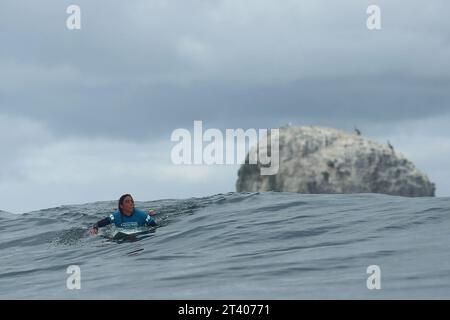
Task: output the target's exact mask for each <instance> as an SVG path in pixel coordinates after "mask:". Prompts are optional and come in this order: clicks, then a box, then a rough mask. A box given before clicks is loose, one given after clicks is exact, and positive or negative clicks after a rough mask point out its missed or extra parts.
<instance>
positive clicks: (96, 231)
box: [89, 228, 98, 236]
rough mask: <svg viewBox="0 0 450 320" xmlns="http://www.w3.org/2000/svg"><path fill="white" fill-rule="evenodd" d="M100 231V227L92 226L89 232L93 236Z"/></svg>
mask: <svg viewBox="0 0 450 320" xmlns="http://www.w3.org/2000/svg"><path fill="white" fill-rule="evenodd" d="M97 233H98V229H97V228H90V229H89V234H90V235H91V236H93V235H96V234H97Z"/></svg>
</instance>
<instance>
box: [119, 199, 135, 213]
mask: <svg viewBox="0 0 450 320" xmlns="http://www.w3.org/2000/svg"><path fill="white" fill-rule="evenodd" d="M120 208H121V209H122V212H123V213H124V214H126V215H130V214H132V213H133V209H134V200H133V198H132V197H130V196H128V197H126V198H125V199H124V200H123V203H122V205H121V206H120Z"/></svg>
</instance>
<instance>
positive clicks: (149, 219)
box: [145, 213, 158, 227]
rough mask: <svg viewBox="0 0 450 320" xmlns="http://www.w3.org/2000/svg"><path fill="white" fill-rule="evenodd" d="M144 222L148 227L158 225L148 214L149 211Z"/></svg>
mask: <svg viewBox="0 0 450 320" xmlns="http://www.w3.org/2000/svg"><path fill="white" fill-rule="evenodd" d="M155 214H156V213H155ZM153 215H154V214H153ZM145 224H146V225H147V226H150V227H156V226H157V225H158V224H157V223H156V221H155V219H153V217H152V216H151V215H150V213H149V214H148V215H147V218H146V219H145Z"/></svg>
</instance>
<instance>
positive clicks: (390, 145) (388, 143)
mask: <svg viewBox="0 0 450 320" xmlns="http://www.w3.org/2000/svg"><path fill="white" fill-rule="evenodd" d="M387 145H388V147H389V149H391V150H392V151H394V147H393V146H392V144H391V143H390V142H389V140H388V141H387Z"/></svg>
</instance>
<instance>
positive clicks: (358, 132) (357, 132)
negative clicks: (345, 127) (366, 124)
mask: <svg viewBox="0 0 450 320" xmlns="http://www.w3.org/2000/svg"><path fill="white" fill-rule="evenodd" d="M355 132H356V134H357V135H358V136H360V135H361V131H359V129H358V128H357V127H356V126H355Z"/></svg>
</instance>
